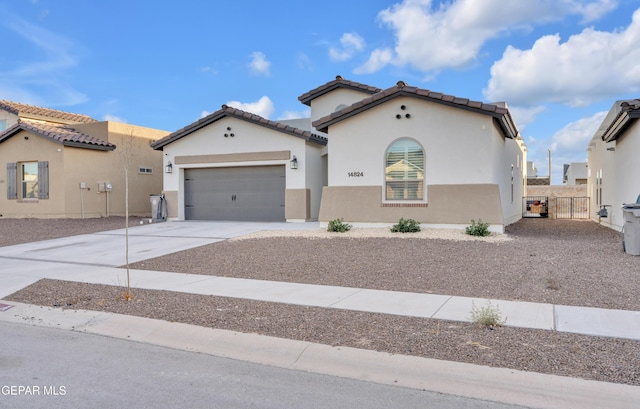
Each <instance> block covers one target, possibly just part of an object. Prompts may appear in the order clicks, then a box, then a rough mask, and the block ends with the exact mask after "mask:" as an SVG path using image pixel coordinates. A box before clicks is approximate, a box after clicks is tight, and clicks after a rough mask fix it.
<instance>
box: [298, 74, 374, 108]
mask: <svg viewBox="0 0 640 409" xmlns="http://www.w3.org/2000/svg"><path fill="white" fill-rule="evenodd" d="M337 88H348V89H352V90H356V91H361V92H365V93H367V94H376V93H378V92H380V91H382V89H380V88H377V87H372V86H370V85H366V84H361V83H359V82H354V81H348V80H345V79H344V78H342V77H341V76H339V75H338V76H336V79H335V80H333V81H329V82H327V83H326V84H324V85H321V86H319V87H317V88H314V89H312V90H311V91H309V92H306V93H304V94H302V95H300V96H299V97H298V101H300V102H302V103H303V104H305V105H307V106H309V105H311V101H312V100H314V99H316V98H318V97H319V96H321V95H323V94H326V93H328V92H331V91H333V90H335V89H337Z"/></svg>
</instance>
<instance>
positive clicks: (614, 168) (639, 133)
mask: <svg viewBox="0 0 640 409" xmlns="http://www.w3.org/2000/svg"><path fill="white" fill-rule="evenodd" d="M639 118H640V99H633V100H624V101H616V102H615V103H614V104H613V106H612V107H611V110H609V113H608V114H607V116H606V117H605V119H604V120H603V121H602V123H601V124H600V127H599V128H598V130H597V131H596V133H595V134H594V136H593V138H592V139H591V142H590V143H589V148H588V149H587V151H588V165H589V172H588V191H589V196H590V197H591V209H594V211H592V212H591V218H592V219H593V220H596V221H598V220H599V218H598V215H597V214H596V212H597V211H598V210H599V209H600V207H601V206H607V211H608V217H607V218H600V222H601V223H602V224H604V225H606V226H608V227H610V228H612V229H615V230H618V231H620V230H621V229H622V226H623V224H624V219H623V214H622V209H621V207H622V205H623V204H624V203H633V202H635V201H636V200H637V198H638V195H640V178H639V177H638V175H640V159H639V155H638V153H639V152H640V122H639V121H638V119H639ZM609 206H610V207H609Z"/></svg>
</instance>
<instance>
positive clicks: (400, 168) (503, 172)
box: [300, 77, 527, 232]
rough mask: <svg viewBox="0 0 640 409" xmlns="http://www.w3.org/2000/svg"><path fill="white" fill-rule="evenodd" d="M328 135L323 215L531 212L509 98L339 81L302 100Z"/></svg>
mask: <svg viewBox="0 0 640 409" xmlns="http://www.w3.org/2000/svg"><path fill="white" fill-rule="evenodd" d="M300 100H301V101H302V102H303V103H305V104H307V105H309V106H310V107H311V117H312V119H313V126H314V127H315V128H316V129H318V130H319V131H321V132H325V133H327V135H328V138H329V143H328V165H327V168H328V183H327V186H326V187H325V188H324V189H323V192H322V203H321V207H320V215H319V219H320V221H321V222H328V221H330V220H333V219H336V218H344V220H345V221H348V222H350V223H357V224H369V223H397V221H398V220H399V219H400V218H401V217H404V218H412V219H415V220H418V221H419V222H421V223H422V224H426V225H431V226H434V227H461V226H468V225H469V224H470V223H471V220H472V219H474V220H476V221H477V220H478V219H481V220H482V221H484V222H487V223H490V224H491V226H492V229H493V230H494V231H500V232H502V231H503V229H504V226H506V225H509V224H511V223H513V222H515V221H517V220H519V219H520V218H521V217H522V197H523V193H524V190H525V180H526V163H527V161H526V148H525V146H524V142H523V140H522V138H521V137H520V135H519V133H518V130H517V128H516V125H515V124H514V122H513V120H512V118H511V115H510V113H509V110H508V109H507V108H506V106H505V104H486V103H482V102H477V101H470V100H468V99H465V98H457V97H454V96H451V95H445V94H441V93H437V92H432V91H429V90H425V89H420V88H416V87H411V86H408V85H406V84H405V83H403V82H402V81H400V82H398V84H397V85H396V86H394V87H391V88H389V89H386V90H372V89H371V88H369V87H365V86H357V85H354V83H352V82H349V81H345V80H343V79H342V78H341V77H338V78H336V80H335V81H332V82H330V83H328V84H325V85H323V86H321V87H319V88H317V89H315V90H312V91H310V92H308V93H307V94H305V95H303V96H301V97H300Z"/></svg>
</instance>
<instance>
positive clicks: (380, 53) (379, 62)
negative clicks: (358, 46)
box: [353, 48, 393, 74]
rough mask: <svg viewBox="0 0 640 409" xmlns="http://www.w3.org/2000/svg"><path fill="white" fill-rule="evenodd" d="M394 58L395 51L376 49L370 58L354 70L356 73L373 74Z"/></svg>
mask: <svg viewBox="0 0 640 409" xmlns="http://www.w3.org/2000/svg"><path fill="white" fill-rule="evenodd" d="M392 60H393V51H392V50H390V49H388V48H387V49H378V50H374V51H373V52H372V53H371V55H370V56H369V60H368V61H367V62H366V63H364V64H363V65H361V66H360V67H358V68H356V69H355V70H353V72H354V73H355V74H371V73H374V72H376V71H378V70H379V69H381V68H383V67H384V66H385V65H387V64H389V63H391V62H392Z"/></svg>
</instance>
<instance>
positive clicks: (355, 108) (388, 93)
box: [312, 81, 518, 139]
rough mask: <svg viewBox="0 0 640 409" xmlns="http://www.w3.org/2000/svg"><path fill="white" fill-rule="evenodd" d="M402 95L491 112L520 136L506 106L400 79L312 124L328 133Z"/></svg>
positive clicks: (512, 135) (505, 128) (507, 132)
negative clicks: (330, 129)
mask: <svg viewBox="0 0 640 409" xmlns="http://www.w3.org/2000/svg"><path fill="white" fill-rule="evenodd" d="M399 96H408V97H414V98H420V99H424V100H428V101H432V102H436V103H440V104H444V105H448V106H451V107H455V108H461V109H465V110H468V111H473V112H478V113H481V114H486V115H490V116H492V117H494V118H495V119H496V120H497V121H498V123H499V125H500V128H501V129H502V130H503V132H504V133H505V135H506V136H507V137H508V138H512V139H515V138H516V137H517V136H518V129H517V128H516V125H515V123H514V122H513V119H512V118H511V114H510V113H509V110H508V109H507V108H504V107H501V106H499V105H496V104H486V103H484V102H480V101H473V100H470V99H468V98H459V97H456V96H453V95H447V94H443V93H440V92H433V91H430V90H426V89H421V88H417V87H411V86H408V85H407V84H405V83H404V82H403V81H398V83H397V85H396V86H394V87H391V88H387V89H385V90H383V91H381V92H378V93H376V94H373V95H372V96H370V97H367V98H365V99H363V100H362V101H359V102H356V103H355V104H352V105H350V106H348V107H345V108H344V109H342V110H340V111H336V112H333V113H331V114H330V115H327V116H325V117H322V118H319V119H318V120H316V121H313V123H312V125H313V126H314V127H315V128H316V129H317V130H318V131H320V132H327V130H328V128H329V126H331V125H333V124H335V123H337V122H340V121H342V120H344V119H347V118H349V117H351V116H353V115H356V114H358V113H360V112H362V111H365V110H367V109H370V108H373V107H375V106H377V105H379V104H382V103H384V102H386V101H389V100H391V99H393V98H397V97H399Z"/></svg>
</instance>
